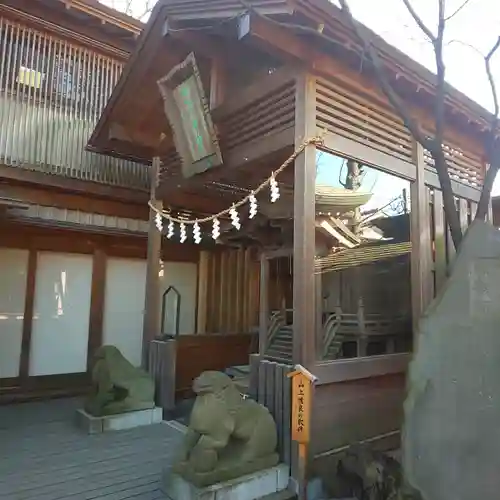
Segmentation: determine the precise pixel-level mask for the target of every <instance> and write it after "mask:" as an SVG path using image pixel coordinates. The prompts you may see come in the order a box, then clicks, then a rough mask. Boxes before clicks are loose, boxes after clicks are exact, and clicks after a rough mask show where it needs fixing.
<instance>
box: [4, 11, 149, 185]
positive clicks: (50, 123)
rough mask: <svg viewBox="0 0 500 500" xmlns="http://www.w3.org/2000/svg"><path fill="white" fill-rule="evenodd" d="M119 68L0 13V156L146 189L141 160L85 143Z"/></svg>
mask: <svg viewBox="0 0 500 500" xmlns="http://www.w3.org/2000/svg"><path fill="white" fill-rule="evenodd" d="M122 68H123V63H122V62H121V61H119V60H114V59H112V58H110V57H107V56H104V55H101V54H98V53H95V52H92V51H91V50H89V49H86V48H84V47H82V46H79V45H76V44H72V43H70V42H68V41H66V40H62V39H58V38H56V37H54V36H51V35H49V34H46V33H42V32H38V31H36V30H34V29H31V28H28V27H26V26H23V25H21V24H18V23H15V22H11V21H9V20H7V19H5V18H2V17H0V163H3V164H6V165H10V166H16V167H20V168H24V169H29V170H37V171H42V172H46V173H51V174H56V175H62V176H66V177H72V178H76V179H82V180H88V181H94V182H99V183H105V184H112V185H117V186H123V187H133V188H136V189H137V188H142V189H148V186H149V172H148V170H149V167H148V166H145V165H141V164H138V163H134V162H132V161H126V160H119V159H116V158H111V157H109V156H105V155H99V154H96V153H92V152H89V151H86V150H85V145H86V143H87V140H88V138H89V137H90V135H91V133H92V130H93V129H94V126H95V124H96V123H97V120H98V118H99V115H100V113H101V112H102V110H103V109H104V106H105V105H106V102H107V100H108V98H109V97H110V95H111V93H112V91H113V88H114V86H115V84H116V82H117V81H118V78H119V76H120V73H121V71H122Z"/></svg>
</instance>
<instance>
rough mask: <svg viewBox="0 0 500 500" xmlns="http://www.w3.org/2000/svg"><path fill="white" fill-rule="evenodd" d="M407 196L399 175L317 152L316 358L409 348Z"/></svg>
mask: <svg viewBox="0 0 500 500" xmlns="http://www.w3.org/2000/svg"><path fill="white" fill-rule="evenodd" d="M409 193H410V184H409V182H408V181H406V180H404V179H401V178H398V177H395V176H393V175H391V174H388V173H385V172H383V171H381V170H377V169H375V168H372V167H368V166H366V165H363V164H361V163H359V162H357V161H354V160H352V159H345V158H341V157H339V156H335V155H332V154H329V153H326V152H322V151H320V152H318V157H317V176H316V227H317V232H316V240H317V241H316V248H317V251H316V259H315V273H316V275H317V277H320V278H319V279H321V294H322V295H321V304H319V305H318V307H321V308H322V311H321V312H322V314H321V315H320V316H321V318H322V327H323V345H322V346H320V349H319V350H320V355H321V357H322V358H323V359H339V358H352V357H362V356H373V355H382V354H389V353H394V352H403V351H408V350H410V349H411V337H412V329H411V291H410V283H411V279H410V250H411V245H410V199H409Z"/></svg>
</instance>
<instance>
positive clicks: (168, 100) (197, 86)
mask: <svg viewBox="0 0 500 500" xmlns="http://www.w3.org/2000/svg"><path fill="white" fill-rule="evenodd" d="M183 86H184V87H183ZM158 87H159V89H160V93H161V95H162V97H163V102H164V106H165V114H166V116H167V118H168V120H169V122H170V125H171V127H172V129H173V133H174V142H175V145H176V148H177V151H178V153H179V154H180V156H181V159H182V172H183V175H184V177H185V178H189V177H192V176H193V175H196V174H200V173H202V172H205V171H206V170H209V169H211V168H215V167H218V166H219V165H221V164H222V154H221V151H220V148H219V141H218V139H217V135H216V132H215V128H214V125H213V122H212V117H211V115H210V108H209V105H208V103H207V100H206V97H205V92H204V90H203V84H202V82H201V78H200V73H199V70H198V66H197V64H196V60H195V57H194V54H193V53H191V54H189V55H188V57H187V58H186V59H185V60H184V61H183V62H181V63H180V64H178V65H177V66H174V67H173V68H172V69H171V70H170V72H169V73H168V74H167V75H166V76H164V77H163V78H160V80H158ZM193 93H194V94H195V95H194V96H193V95H192V94H193ZM178 94H181V95H178ZM180 97H182V98H183V99H184V101H185V107H184V109H183V108H182V107H181V104H180V103H179V98H180ZM187 101H189V102H190V105H189V106H188V105H187V104H186V102H187ZM189 108H191V109H189ZM190 116H191V118H192V121H194V122H195V123H196V124H197V130H195V129H193V125H192V124H191V125H190V124H188V123H186V120H187V119H188V118H189V117H190ZM195 136H196V137H195ZM200 148H201V151H197V150H199V149H200Z"/></svg>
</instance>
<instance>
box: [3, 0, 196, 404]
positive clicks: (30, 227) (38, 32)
mask: <svg viewBox="0 0 500 500" xmlns="http://www.w3.org/2000/svg"><path fill="white" fill-rule="evenodd" d="M141 30H142V25H141V23H140V22H138V21H136V20H134V19H132V18H129V17H128V16H124V15H122V14H120V13H118V12H115V11H113V10H112V9H108V8H106V7H104V6H102V5H100V4H98V3H96V2H92V1H80V2H72V3H71V4H70V5H66V3H65V2H61V1H59V0H50V1H44V2H17V1H16V2H7V4H5V2H2V6H0V196H1V199H2V202H1V203H2V204H1V212H0V213H1V215H0V217H1V218H0V226H1V229H0V269H1V271H0V273H1V275H2V280H1V284H0V398H3V399H5V398H8V399H10V398H12V397H17V396H22V397H25V396H30V395H39V394H53V393H60V392H67V391H69V392H72V391H75V390H78V389H79V388H82V387H85V386H86V385H87V384H88V381H89V377H88V368H89V364H90V360H91V356H92V353H93V351H94V350H95V349H96V347H98V346H99V345H102V344H104V343H112V344H115V345H117V346H118V347H119V348H120V349H121V350H122V352H123V353H124V354H125V356H126V357H127V358H128V359H129V360H130V361H131V362H132V363H134V364H136V365H139V364H140V363H141V349H142V323H143V310H144V300H145V280H146V247H147V231H148V209H147V200H148V197H149V185H150V166H149V165H148V164H141V163H137V162H134V161H132V160H127V159H119V160H117V159H114V158H111V157H107V156H103V155H98V154H96V153H93V152H90V151H87V150H86V143H87V140H88V137H89V136H90V134H91V132H92V130H93V128H94V126H95V123H96V121H97V119H98V117H99V115H100V113H101V111H102V109H103V108H104V106H105V104H106V102H107V100H108V98H109V96H110V95H111V92H112V90H113V88H114V86H115V84H116V82H117V80H118V78H119V76H120V73H121V71H122V68H123V66H124V64H125V62H126V60H127V58H128V55H129V52H130V51H131V50H132V48H133V46H134V45H135V43H136V39H137V37H138V36H139V34H140V32H141ZM198 260H199V252H198V250H197V249H195V248H194V247H190V248H185V247H184V248H182V250H180V248H179V247H178V246H176V245H175V244H172V245H165V246H164V248H163V254H162V264H161V275H162V280H163V281H164V283H163V285H162V286H163V289H165V290H166V289H167V288H169V287H175V289H176V290H178V291H179V293H180V295H181V297H182V300H181V303H180V318H179V331H182V333H184V334H192V333H194V332H195V331H196V300H197V295H196V294H197V276H198Z"/></svg>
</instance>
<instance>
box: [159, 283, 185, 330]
mask: <svg viewBox="0 0 500 500" xmlns="http://www.w3.org/2000/svg"><path fill="white" fill-rule="evenodd" d="M180 310H181V294H180V293H179V292H178V291H177V289H176V288H175V287H173V286H169V287H168V288H167V289H166V290H165V293H164V294H163V302H162V314H161V334H162V336H165V335H168V336H172V337H176V336H177V335H179V320H180Z"/></svg>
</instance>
